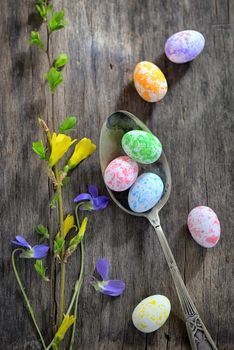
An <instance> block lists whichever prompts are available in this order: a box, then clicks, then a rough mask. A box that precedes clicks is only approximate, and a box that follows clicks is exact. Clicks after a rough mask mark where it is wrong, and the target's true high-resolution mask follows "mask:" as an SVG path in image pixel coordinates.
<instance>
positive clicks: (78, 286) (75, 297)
mask: <svg viewBox="0 0 234 350" xmlns="http://www.w3.org/2000/svg"><path fill="white" fill-rule="evenodd" d="M81 204H83V203H79V204H78V205H77V206H76V209H75V214H76V222H77V225H78V227H79V228H80V220H79V215H78V210H79V206H80V205H81ZM80 260H81V266H80V275H79V279H78V280H77V282H76V284H75V290H74V294H73V296H72V300H71V302H70V305H69V308H68V310H67V314H70V312H71V309H72V307H73V304H74V302H75V306H74V316H75V322H74V323H73V325H72V333H71V339H70V345H69V350H72V348H73V344H74V339H75V330H76V319H77V308H78V301H79V296H80V289H81V286H82V283H83V276H84V243H83V240H82V241H81V242H80Z"/></svg>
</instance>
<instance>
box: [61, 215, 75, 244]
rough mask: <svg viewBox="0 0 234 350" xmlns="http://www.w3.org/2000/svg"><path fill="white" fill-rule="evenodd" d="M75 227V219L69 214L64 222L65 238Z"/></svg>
mask: <svg viewBox="0 0 234 350" xmlns="http://www.w3.org/2000/svg"><path fill="white" fill-rule="evenodd" d="M74 226H75V218H74V216H73V215H71V214H69V215H68V216H67V217H66V219H65V220H64V221H63V232H64V238H65V237H66V235H67V234H68V232H69V231H71V229H72V228H73V227H74Z"/></svg>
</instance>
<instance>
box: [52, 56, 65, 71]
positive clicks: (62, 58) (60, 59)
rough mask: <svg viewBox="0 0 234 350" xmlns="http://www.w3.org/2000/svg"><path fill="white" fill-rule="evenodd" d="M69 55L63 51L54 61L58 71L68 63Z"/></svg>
mask: <svg viewBox="0 0 234 350" xmlns="http://www.w3.org/2000/svg"><path fill="white" fill-rule="evenodd" d="M68 61H69V57H68V56H67V55H66V54H65V53H61V54H59V55H58V57H57V58H56V59H55V61H54V64H53V66H54V68H55V69H56V70H58V71H60V70H62V69H63V68H64V67H65V65H66V64H67V63H68Z"/></svg>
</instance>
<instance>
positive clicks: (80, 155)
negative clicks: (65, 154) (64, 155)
mask: <svg viewBox="0 0 234 350" xmlns="http://www.w3.org/2000/svg"><path fill="white" fill-rule="evenodd" d="M95 150H96V145H94V144H93V143H92V141H91V140H90V139H87V138H86V137H85V138H83V139H82V140H80V141H79V142H78V143H77V144H76V147H75V150H74V152H73V154H72V156H71V158H70V159H69V161H68V167H69V169H73V168H75V167H76V166H77V165H79V164H80V162H82V160H84V159H86V158H87V157H89V156H90V155H91V154H92V153H93V152H94V151H95Z"/></svg>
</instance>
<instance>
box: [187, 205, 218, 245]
mask: <svg viewBox="0 0 234 350" xmlns="http://www.w3.org/2000/svg"><path fill="white" fill-rule="evenodd" d="M188 228H189V231H190V233H191V235H192V237H193V239H194V240H195V241H196V242H197V243H198V244H200V245H201V246H202V247H205V248H212V247H214V246H215V245H216V244H217V242H218V240H219V237H220V232H221V230H220V222H219V219H218V217H217V215H216V214H215V212H214V211H213V210H212V209H210V208H209V207H206V206H202V205H200V206H199V207H196V208H194V209H192V210H191V211H190V213H189V216H188Z"/></svg>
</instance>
